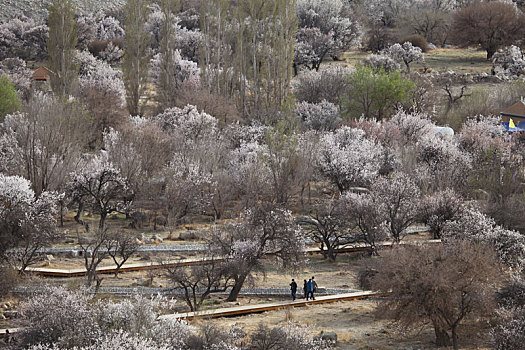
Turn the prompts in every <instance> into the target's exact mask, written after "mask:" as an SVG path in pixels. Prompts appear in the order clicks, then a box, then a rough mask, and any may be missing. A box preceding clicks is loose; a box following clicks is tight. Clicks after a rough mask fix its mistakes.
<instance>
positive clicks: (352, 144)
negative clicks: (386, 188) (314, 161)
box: [318, 127, 382, 193]
mask: <svg viewBox="0 0 525 350" xmlns="http://www.w3.org/2000/svg"><path fill="white" fill-rule="evenodd" d="M381 151H382V146H381V145H380V144H378V143H376V142H374V141H373V140H371V139H368V138H367V137H366V136H365V132H364V131H363V130H360V129H353V128H349V127H342V128H340V129H338V130H336V131H335V132H333V133H328V134H326V135H324V136H323V137H322V138H321V141H320V145H319V159H318V166H319V169H320V171H321V172H322V173H323V174H324V175H325V176H326V177H327V178H328V179H329V180H330V181H331V182H332V183H333V184H334V185H336V186H337V188H338V189H339V191H340V192H341V193H342V192H344V191H346V190H348V189H349V188H350V187H352V186H367V185H369V184H371V183H372V181H374V180H375V179H376V178H377V176H378V175H379V170H380V168H381Z"/></svg>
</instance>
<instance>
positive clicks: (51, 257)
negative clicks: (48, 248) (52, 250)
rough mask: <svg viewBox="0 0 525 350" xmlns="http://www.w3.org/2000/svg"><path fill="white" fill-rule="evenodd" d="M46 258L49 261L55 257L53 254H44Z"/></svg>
mask: <svg viewBox="0 0 525 350" xmlns="http://www.w3.org/2000/svg"><path fill="white" fill-rule="evenodd" d="M46 260H47V261H49V262H51V261H53V260H55V257H54V256H53V254H47V255H46Z"/></svg>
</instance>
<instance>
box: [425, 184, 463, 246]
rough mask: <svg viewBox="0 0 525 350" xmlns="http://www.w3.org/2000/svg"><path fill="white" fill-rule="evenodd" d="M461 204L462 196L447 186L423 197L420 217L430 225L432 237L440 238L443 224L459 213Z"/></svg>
mask: <svg viewBox="0 0 525 350" xmlns="http://www.w3.org/2000/svg"><path fill="white" fill-rule="evenodd" d="M462 205H463V200H462V198H461V197H460V196H458V195H457V194H456V193H455V192H454V191H453V190H451V189H449V188H447V189H445V190H443V191H439V192H435V193H432V194H430V195H427V196H425V197H424V198H423V200H422V201H421V207H420V208H419V210H420V214H419V215H420V219H421V221H422V222H423V223H424V224H425V225H428V226H429V227H430V232H431V233H432V236H433V237H434V239H440V238H441V233H442V231H443V228H444V226H445V225H446V224H447V223H448V222H449V221H452V220H454V219H456V218H457V217H458V216H460V215H461V210H462V209H463V207H462Z"/></svg>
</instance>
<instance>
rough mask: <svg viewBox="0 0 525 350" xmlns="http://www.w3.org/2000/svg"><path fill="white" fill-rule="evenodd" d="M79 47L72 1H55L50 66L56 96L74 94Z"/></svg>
mask: <svg viewBox="0 0 525 350" xmlns="http://www.w3.org/2000/svg"><path fill="white" fill-rule="evenodd" d="M76 45H77V28H76V21H75V10H74V8H73V3H72V2H71V0H55V1H53V3H52V4H51V6H50V7H49V39H48V41H47V51H48V54H49V58H48V66H49V69H50V70H51V72H52V74H51V76H50V79H51V88H52V89H53V91H54V92H55V94H57V95H59V96H66V95H69V94H72V93H73V92H74V89H75V87H76V85H77V81H78V67H77V66H76V64H75V62H74V58H75V52H76V51H75V47H76Z"/></svg>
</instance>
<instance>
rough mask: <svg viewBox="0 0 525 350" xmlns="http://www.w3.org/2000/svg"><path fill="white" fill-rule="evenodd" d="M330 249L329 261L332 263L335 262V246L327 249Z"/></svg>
mask: <svg viewBox="0 0 525 350" xmlns="http://www.w3.org/2000/svg"><path fill="white" fill-rule="evenodd" d="M326 248H327V249H328V259H330V261H331V262H335V257H336V253H335V245H331V246H330V247H328V246H327V247H326Z"/></svg>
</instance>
